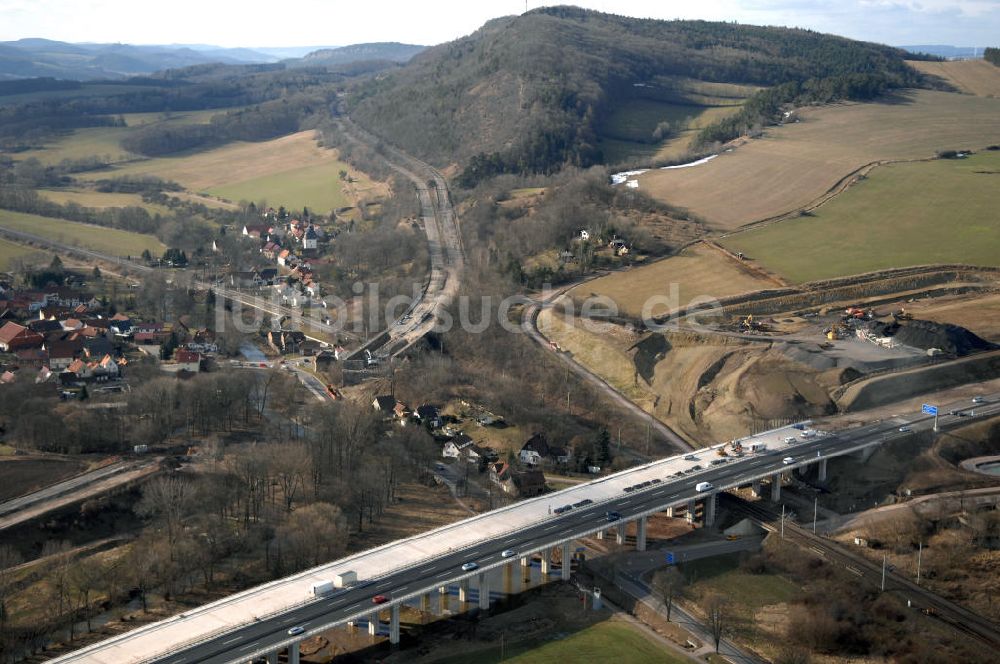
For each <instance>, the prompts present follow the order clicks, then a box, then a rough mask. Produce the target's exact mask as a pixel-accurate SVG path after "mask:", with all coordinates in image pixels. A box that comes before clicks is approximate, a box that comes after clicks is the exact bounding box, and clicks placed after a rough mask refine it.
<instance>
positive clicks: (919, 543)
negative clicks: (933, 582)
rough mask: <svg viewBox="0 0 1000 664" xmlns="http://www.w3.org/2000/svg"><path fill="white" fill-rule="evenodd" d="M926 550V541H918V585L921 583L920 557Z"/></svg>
mask: <svg viewBox="0 0 1000 664" xmlns="http://www.w3.org/2000/svg"><path fill="white" fill-rule="evenodd" d="M923 552H924V543H923V542H918V543H917V585H918V586H919V585H920V558H921V557H922V554H923Z"/></svg>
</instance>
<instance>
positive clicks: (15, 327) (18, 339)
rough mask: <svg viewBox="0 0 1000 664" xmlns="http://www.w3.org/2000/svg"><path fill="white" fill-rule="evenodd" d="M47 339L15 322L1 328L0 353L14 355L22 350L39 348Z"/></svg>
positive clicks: (9, 322) (5, 324)
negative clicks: (13, 353)
mask: <svg viewBox="0 0 1000 664" xmlns="http://www.w3.org/2000/svg"><path fill="white" fill-rule="evenodd" d="M44 341H45V337H43V336H42V335H40V334H39V333H37V332H34V331H32V330H29V329H28V328H26V327H24V326H23V325H19V324H17V323H15V322H13V321H8V322H7V323H4V325H3V327H0V351H2V352H4V353H12V352H14V351H16V350H19V349H22V348H38V347H40V346H41V345H42V343H44Z"/></svg>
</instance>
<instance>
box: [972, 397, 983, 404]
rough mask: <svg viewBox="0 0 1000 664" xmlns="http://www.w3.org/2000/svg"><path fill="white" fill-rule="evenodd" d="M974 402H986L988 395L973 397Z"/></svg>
mask: <svg viewBox="0 0 1000 664" xmlns="http://www.w3.org/2000/svg"><path fill="white" fill-rule="evenodd" d="M972 403H986V397H972Z"/></svg>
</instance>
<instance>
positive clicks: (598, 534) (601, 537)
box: [597, 530, 604, 540]
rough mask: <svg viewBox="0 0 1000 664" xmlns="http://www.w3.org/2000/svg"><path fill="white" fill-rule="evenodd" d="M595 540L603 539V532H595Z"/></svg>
mask: <svg viewBox="0 0 1000 664" xmlns="http://www.w3.org/2000/svg"><path fill="white" fill-rule="evenodd" d="M597 539H599V540H602V539H604V531H603V530H598V531H597Z"/></svg>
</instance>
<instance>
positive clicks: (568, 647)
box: [434, 621, 687, 664]
mask: <svg viewBox="0 0 1000 664" xmlns="http://www.w3.org/2000/svg"><path fill="white" fill-rule="evenodd" d="M434 661H435V664H461V663H463V662H472V661H475V662H482V663H483V664H492V663H493V662H499V661H500V653H499V649H498V648H496V649H491V650H490V651H479V652H475V653H468V654H466V655H461V656H459V657H449V658H446V659H438V660H434ZM503 661H504V662H510V663H511V664H566V663H568V662H615V664H654V663H655V664H680V663H681V662H685V661H687V660H686V659H684V658H682V657H680V656H677V655H674V654H672V653H670V652H669V651H667V650H666V649H665V648H664V647H663V646H661V645H659V644H657V643H655V642H653V641H651V640H650V639H648V638H647V637H646V636H645V635H644V634H642V633H641V632H639V630H637V629H636V628H635V627H632V626H631V625H628V624H626V623H622V622H617V621H611V622H608V621H606V622H600V623H596V624H594V625H591V626H590V627H587V628H585V629H583V630H580V631H579V632H575V633H573V634H569V635H567V636H565V637H564V638H561V639H560V638H557V639H553V640H551V641H546V642H542V643H537V642H536V643H528V644H514V645H509V646H508V647H507V648H506V657H505V658H504V660H503Z"/></svg>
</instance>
